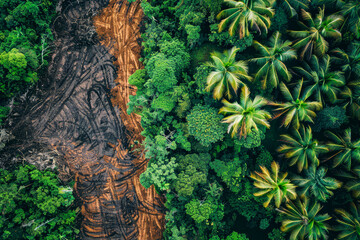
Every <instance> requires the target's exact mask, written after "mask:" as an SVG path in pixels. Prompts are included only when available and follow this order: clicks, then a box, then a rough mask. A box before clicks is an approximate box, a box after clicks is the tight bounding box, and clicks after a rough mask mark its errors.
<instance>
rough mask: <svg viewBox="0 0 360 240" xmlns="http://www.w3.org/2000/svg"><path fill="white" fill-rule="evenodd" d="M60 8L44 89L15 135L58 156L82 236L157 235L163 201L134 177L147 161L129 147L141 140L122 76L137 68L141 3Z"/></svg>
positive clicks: (115, 0)
mask: <svg viewBox="0 0 360 240" xmlns="http://www.w3.org/2000/svg"><path fill="white" fill-rule="evenodd" d="M58 9H59V11H61V14H60V15H59V17H58V18H57V19H56V21H55V23H54V29H55V33H56V34H55V35H56V38H57V40H56V43H55V45H56V49H55V52H54V55H53V57H52V61H51V64H50V67H49V82H48V87H47V90H46V94H45V95H44V96H42V97H40V99H38V100H36V101H35V102H34V103H33V104H32V105H31V107H29V108H28V109H27V110H26V111H25V110H24V113H22V116H21V121H20V122H19V123H18V124H17V125H16V126H15V128H14V134H15V135H16V136H17V137H18V138H23V139H31V141H33V142H39V143H42V144H46V145H51V146H52V148H54V149H55V150H56V151H57V152H59V153H61V154H62V155H63V156H64V158H65V164H66V168H68V169H69V170H70V172H71V173H72V174H74V175H75V180H76V183H75V191H76V193H77V195H78V197H79V198H80V199H81V201H82V210H81V213H82V215H83V217H84V220H83V222H82V227H81V238H82V239H140V240H151V239H160V238H161V235H162V228H163V225H164V224H163V221H164V214H163V213H162V201H161V199H160V198H159V197H158V196H157V195H156V193H155V190H154V189H153V188H151V189H149V190H145V189H144V188H143V187H142V186H141V184H140V183H139V180H138V176H139V174H140V173H141V172H143V171H144V170H145V167H146V161H145V159H144V158H143V154H142V149H141V148H140V151H136V152H134V151H132V150H133V149H132V148H131V147H133V145H134V140H141V136H140V132H141V130H142V129H141V126H140V118H139V116H135V115H131V116H128V115H127V114H126V103H127V102H128V97H129V94H133V93H134V92H135V89H131V88H130V86H129V85H128V83H127V79H128V76H130V74H132V73H133V72H134V71H135V70H136V69H138V68H141V65H140V63H139V61H138V59H139V57H140V56H139V53H140V47H139V45H138V38H139V23H140V21H141V17H142V11H141V8H140V6H139V3H138V2H135V3H132V4H128V3H127V2H126V1H124V2H123V1H121V0H110V1H109V0H98V1H96V0H72V1H63V2H62V3H61V5H59V7H58ZM93 23H94V25H95V26H94V25H93ZM97 33H98V34H97ZM98 35H99V36H100V39H102V41H101V43H102V44H101V43H100V42H99V41H98V40H97V39H99V38H98ZM114 56H115V57H116V58H115V57H114ZM114 106H116V107H114ZM135 147H139V146H135ZM62 167H64V166H62ZM60 168H61V167H60Z"/></svg>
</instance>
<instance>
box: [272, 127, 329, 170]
mask: <svg viewBox="0 0 360 240" xmlns="http://www.w3.org/2000/svg"><path fill="white" fill-rule="evenodd" d="M281 140H282V141H283V142H284V144H283V145H281V146H280V147H279V148H278V150H277V151H278V152H279V153H280V154H282V155H284V156H285V158H287V159H289V160H290V162H289V165H290V166H292V165H294V164H297V167H298V170H299V172H301V171H302V170H303V169H307V168H308V166H309V165H310V164H311V165H312V166H316V167H317V166H319V164H320V160H319V155H320V154H321V153H324V152H327V151H328V148H327V147H326V146H324V145H321V144H319V142H318V141H317V140H316V139H313V134H312V131H311V128H310V127H306V128H305V127H301V128H300V130H296V129H294V130H293V134H292V136H291V135H287V134H283V135H281Z"/></svg>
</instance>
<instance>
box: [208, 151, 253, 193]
mask: <svg viewBox="0 0 360 240" xmlns="http://www.w3.org/2000/svg"><path fill="white" fill-rule="evenodd" d="M210 167H211V168H212V169H213V170H214V171H215V172H216V175H217V176H218V177H220V178H221V180H222V181H223V182H224V183H225V184H226V185H227V186H228V188H229V189H230V190H231V191H233V192H235V193H238V192H239V191H241V181H242V179H243V178H244V177H245V173H246V170H247V169H246V167H247V166H246V164H244V163H243V162H242V161H241V160H240V159H239V158H235V159H233V160H232V161H230V162H224V161H221V160H217V159H216V160H215V161H213V162H211V163H210Z"/></svg>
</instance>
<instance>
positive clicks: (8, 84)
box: [0, 0, 57, 124]
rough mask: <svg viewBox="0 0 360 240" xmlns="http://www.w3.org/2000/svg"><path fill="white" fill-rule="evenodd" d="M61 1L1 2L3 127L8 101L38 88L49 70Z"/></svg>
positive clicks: (0, 106) (0, 108)
mask: <svg viewBox="0 0 360 240" xmlns="http://www.w3.org/2000/svg"><path fill="white" fill-rule="evenodd" d="M56 2H57V1H51V0H31V1H23V0H2V1H0V124H1V123H2V120H3V119H4V118H5V117H6V116H7V114H8V111H9V109H8V108H7V107H5V105H6V103H7V100H8V99H9V98H12V97H14V96H16V95H17V94H21V93H24V92H25V91H26V90H27V89H28V88H29V87H31V86H33V85H34V84H36V83H37V82H38V80H39V77H40V76H41V74H42V73H43V71H44V70H46V67H47V65H48V61H47V60H48V58H47V57H48V55H49V53H50V43H51V41H52V40H53V34H52V32H51V27H50V26H51V24H52V21H53V20H54V17H55V7H56Z"/></svg>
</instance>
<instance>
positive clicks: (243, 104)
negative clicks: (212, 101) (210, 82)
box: [219, 87, 271, 138]
mask: <svg viewBox="0 0 360 240" xmlns="http://www.w3.org/2000/svg"><path fill="white" fill-rule="evenodd" d="M222 103H223V104H224V105H225V106H224V107H222V108H220V111H219V113H224V114H225V115H226V114H231V115H230V116H228V117H225V118H224V119H223V121H222V122H225V123H229V127H228V132H230V131H232V132H231V137H234V136H235V134H237V133H239V135H240V138H241V137H242V136H244V137H246V136H247V134H248V133H249V132H251V131H253V130H255V131H259V128H258V125H263V126H265V127H267V128H270V124H269V123H268V121H267V119H270V118H271V115H270V113H268V112H267V111H265V110H261V108H262V107H263V106H265V105H266V104H267V100H266V99H264V98H263V97H261V96H256V97H255V99H254V100H251V99H250V92H249V89H248V88H247V87H243V88H242V91H241V97H240V103H238V102H234V103H229V102H228V101H227V100H225V99H224V100H223V101H222ZM239 129H240V132H239Z"/></svg>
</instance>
